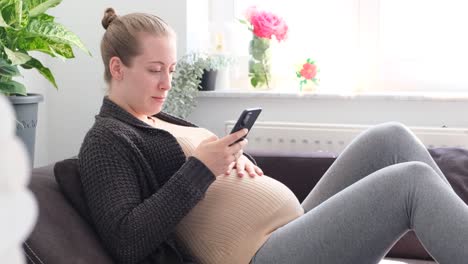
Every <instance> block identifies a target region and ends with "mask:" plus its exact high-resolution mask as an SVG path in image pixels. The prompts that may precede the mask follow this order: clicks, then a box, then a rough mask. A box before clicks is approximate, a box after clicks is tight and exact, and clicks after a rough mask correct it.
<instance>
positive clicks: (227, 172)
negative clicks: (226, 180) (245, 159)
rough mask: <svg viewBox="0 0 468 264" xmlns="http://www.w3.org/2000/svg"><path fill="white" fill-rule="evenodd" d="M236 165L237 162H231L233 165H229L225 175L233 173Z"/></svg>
mask: <svg viewBox="0 0 468 264" xmlns="http://www.w3.org/2000/svg"><path fill="white" fill-rule="evenodd" d="M235 165H236V163H235V162H231V164H229V166H228V169H227V170H226V172H225V173H224V174H225V175H230V174H231V171H232V168H234V166H235Z"/></svg>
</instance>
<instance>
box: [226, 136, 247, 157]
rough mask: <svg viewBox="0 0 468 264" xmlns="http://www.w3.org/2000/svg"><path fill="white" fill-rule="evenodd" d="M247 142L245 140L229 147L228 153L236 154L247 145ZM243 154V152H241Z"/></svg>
mask: <svg viewBox="0 0 468 264" xmlns="http://www.w3.org/2000/svg"><path fill="white" fill-rule="evenodd" d="M248 142H249V141H248V140H247V139H246V138H245V139H244V140H242V141H240V142H238V143H236V144H234V145H232V146H230V147H229V152H230V153H238V152H239V151H242V149H243V148H244V147H245V146H246V145H247V143H248ZM242 154H243V152H242Z"/></svg>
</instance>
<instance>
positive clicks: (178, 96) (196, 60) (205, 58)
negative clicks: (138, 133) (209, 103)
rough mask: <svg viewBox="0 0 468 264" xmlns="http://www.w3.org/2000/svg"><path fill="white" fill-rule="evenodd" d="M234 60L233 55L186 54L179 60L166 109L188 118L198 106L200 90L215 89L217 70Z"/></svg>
mask: <svg viewBox="0 0 468 264" xmlns="http://www.w3.org/2000/svg"><path fill="white" fill-rule="evenodd" d="M233 62H234V60H233V59H232V58H231V57H229V56H226V55H222V54H208V53H202V52H191V53H188V54H186V55H184V56H183V57H182V58H180V59H179V61H178V62H177V67H176V71H175V73H174V78H173V79H172V89H171V91H170V92H169V95H168V98H167V101H166V103H165V105H164V111H166V112H168V113H170V114H173V115H175V116H178V117H181V118H186V117H187V116H188V115H189V114H190V113H191V112H192V110H193V109H194V108H195V107H196V97H197V95H198V92H199V91H208V90H214V85H215V84H216V76H217V72H218V71H219V70H222V69H225V68H226V67H228V66H229V65H231V64H232V63H233ZM204 79H205V81H204V82H203V80H204Z"/></svg>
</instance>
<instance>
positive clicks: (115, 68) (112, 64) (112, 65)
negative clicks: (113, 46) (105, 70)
mask: <svg viewBox="0 0 468 264" xmlns="http://www.w3.org/2000/svg"><path fill="white" fill-rule="evenodd" d="M123 66H124V65H123V62H122V61H121V60H120V58H119V57H112V58H111V59H110V60H109V71H110V74H111V76H112V78H113V79H116V80H118V81H121V80H122V79H123Z"/></svg>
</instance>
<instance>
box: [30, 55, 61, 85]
mask: <svg viewBox="0 0 468 264" xmlns="http://www.w3.org/2000/svg"><path fill="white" fill-rule="evenodd" d="M21 66H22V67H23V68H25V69H28V67H29V68H36V70H37V71H38V72H39V73H40V74H41V75H42V76H44V77H45V78H46V79H47V80H49V82H50V83H52V85H53V86H54V87H55V89H58V87H57V83H56V82H55V78H54V75H53V74H52V72H51V71H50V69H49V68H47V67H44V65H42V63H41V62H40V61H39V60H37V59H36V58H33V57H31V60H29V61H28V62H27V63H25V64H23V65H21Z"/></svg>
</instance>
